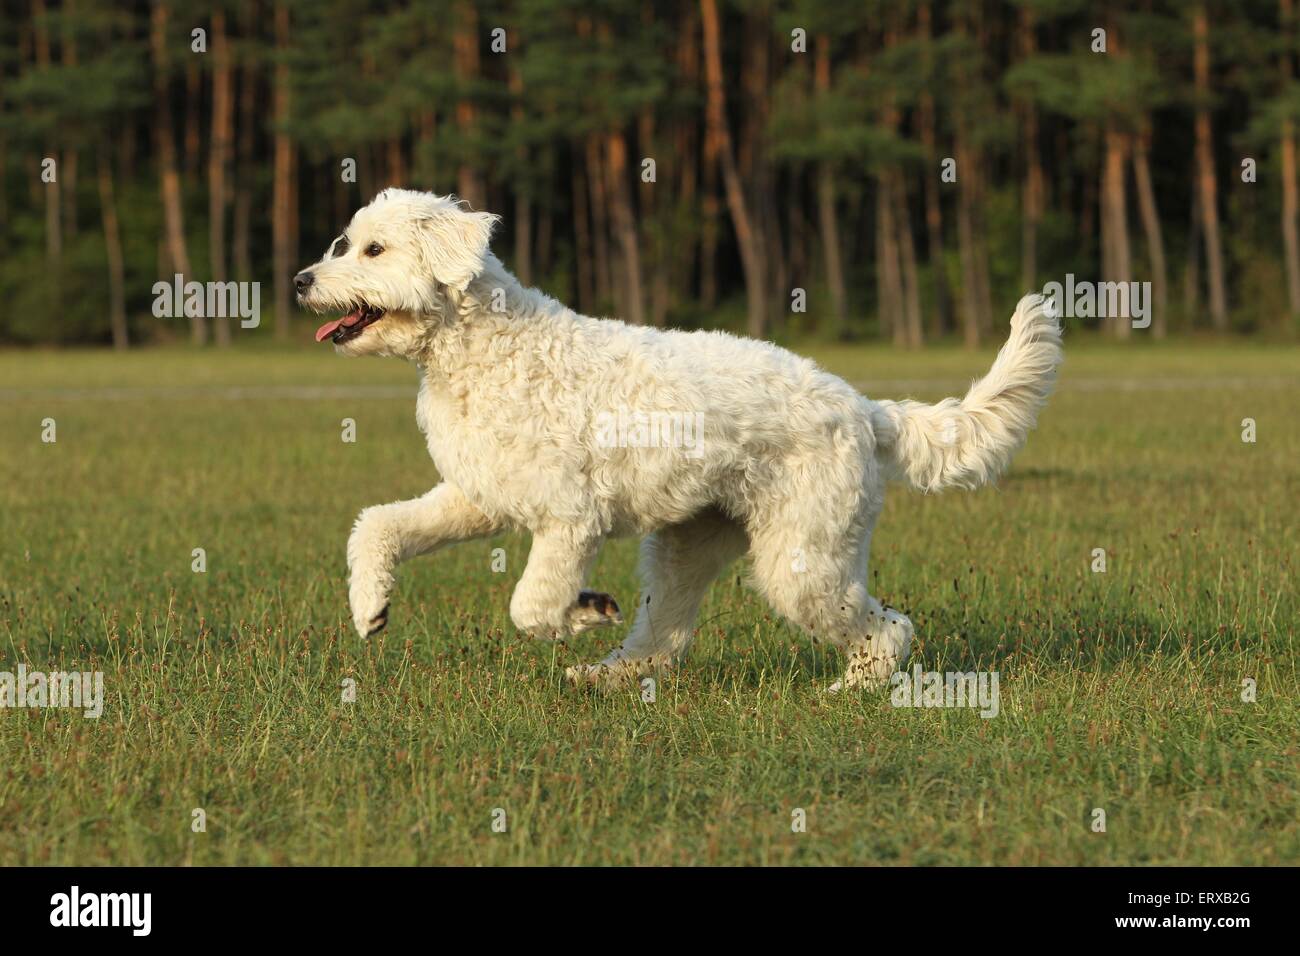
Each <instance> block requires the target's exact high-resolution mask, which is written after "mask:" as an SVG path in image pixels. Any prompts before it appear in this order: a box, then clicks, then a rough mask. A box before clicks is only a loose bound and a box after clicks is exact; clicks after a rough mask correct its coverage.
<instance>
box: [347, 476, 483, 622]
mask: <svg viewBox="0 0 1300 956" xmlns="http://www.w3.org/2000/svg"><path fill="white" fill-rule="evenodd" d="M498 530H500V527H499V525H498V524H497V522H495V521H493V520H492V519H490V518H489V517H488V516H487V515H485V514H483V512H481V511H480V510H479V509H478V508H476V507H474V505H472V504H471V503H470V502H469V500H468V499H466V497H465V496H464V494H462V493H461V491H460V489H459V488H457V487H456V486H454V485H449V484H447V483H446V482H443V483H442V484H440V485H438V486H437V487H436V488H434V489H433V490H432V491H430V492H429V493H428V494H426V495H423V496H422V497H419V498H413V499H412V500H410V501H397V502H394V503H393V504H388V505H375V506H374V507H371V508H366V509H365V510H364V511H362V512H361V514H360V515H359V516H358V517H357V521H356V524H355V525H353V528H352V534H351V536H350V537H349V538H348V571H349V584H348V603H349V604H350V605H351V608H352V623H353V624H354V625H355V626H356V629H357V632H358V633H359V634H360V635H361V636H362V637H369V636H371V635H372V634H375V633H377V632H379V631H381V630H383V629H384V625H386V624H387V623H388V596H389V593H390V592H391V591H392V589H393V583H394V577H393V571H394V569H395V568H396V567H397V565H398V564H399V563H400V562H402V561H406V560H408V559H409V558H413V557H415V556H416V555H420V554H427V553H429V552H430V551H435V550H437V549H438V548H440V547H442V546H443V545H447V544H451V543H453V542H456V541H467V540H469V539H471V538H481V537H485V536H486V535H489V534H493V533H494V532H496V531H498Z"/></svg>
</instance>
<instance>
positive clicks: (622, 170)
mask: <svg viewBox="0 0 1300 956" xmlns="http://www.w3.org/2000/svg"><path fill="white" fill-rule="evenodd" d="M605 155H606V157H607V160H608V164H609V165H608V173H609V192H610V197H611V198H612V200H613V202H612V209H613V214H614V230H615V233H616V234H617V237H618V245H619V249H620V251H621V252H622V254H623V269H622V274H623V281H622V283H621V284H622V286H623V290H622V292H623V294H622V299H623V318H624V319H626V320H627V321H628V322H631V323H632V324H633V325H644V324H645V297H644V296H643V294H642V292H641V282H642V278H641V248H640V244H639V242H638V241H637V229H636V214H635V212H634V211H633V209H632V196H631V193H630V191H629V189H628V185H627V175H628V172H627V139H626V137H625V136H624V135H623V131H622V130H614V131H612V132H610V133H609V134H607V136H606V139H605Z"/></svg>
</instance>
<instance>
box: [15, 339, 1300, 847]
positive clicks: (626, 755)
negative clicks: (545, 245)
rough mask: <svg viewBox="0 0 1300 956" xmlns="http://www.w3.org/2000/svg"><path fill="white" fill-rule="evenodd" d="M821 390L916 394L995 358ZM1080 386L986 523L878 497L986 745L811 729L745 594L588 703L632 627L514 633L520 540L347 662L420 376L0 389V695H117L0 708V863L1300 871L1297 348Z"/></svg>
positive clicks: (373, 371)
mask: <svg viewBox="0 0 1300 956" xmlns="http://www.w3.org/2000/svg"><path fill="white" fill-rule="evenodd" d="M815 355H816V357H817V358H818V359H819V360H821V361H822V362H823V363H824V364H826V365H827V366H828V367H829V368H831V369H832V370H834V371H836V372H838V373H840V374H843V375H845V376H846V377H847V378H848V379H849V380H850V381H852V382H854V383H855V384H858V385H859V386H861V387H863V388H864V389H865V390H867V391H868V393H869V394H877V395H880V396H881V397H894V398H898V397H903V396H904V395H906V394H909V393H910V394H914V395H915V396H916V397H919V398H929V399H933V398H938V397H941V396H942V395H945V394H949V393H954V392H959V391H960V390H961V388H962V386H963V384H964V382H965V381H966V380H967V379H969V378H970V377H971V376H973V375H976V374H978V373H980V372H982V371H983V370H984V369H985V368H986V367H987V365H988V363H989V361H990V359H991V354H990V353H985V354H979V355H971V354H967V353H963V352H958V351H943V350H938V351H931V352H927V353H925V354H922V355H903V354H899V353H896V352H892V351H885V350H877V349H869V348H825V349H821V350H819V351H817V352H815ZM1067 356H1068V359H1067V365H1066V369H1065V372H1064V376H1063V381H1062V386H1061V389H1060V390H1059V392H1058V393H1057V395H1056V396H1054V398H1053V400H1052V402H1051V404H1050V405H1049V407H1048V409H1047V412H1046V413H1045V415H1044V417H1043V420H1042V424H1041V427H1040V429H1039V430H1038V431H1037V432H1036V433H1034V434H1033V435H1032V436H1031V438H1030V441H1029V444H1028V446H1027V447H1026V448H1025V449H1024V451H1023V452H1022V453H1021V454H1020V456H1019V457H1018V459H1017V460H1016V462H1015V464H1014V465H1013V468H1012V471H1011V473H1010V474H1009V475H1008V477H1007V478H1006V479H1004V480H1003V482H1002V483H1001V484H1000V486H999V487H998V488H996V489H985V490H984V491H981V492H979V493H976V494H963V493H952V494H948V495H944V496H939V497H934V498H926V497H922V496H920V495H916V494H913V493H910V492H907V491H904V490H903V489H901V488H896V489H894V490H893V491H892V495H891V498H890V500H889V503H888V505H887V507H886V511H885V515H884V517H883V519H882V521H881V525H880V528H879V530H878V533H877V537H876V544H875V549H874V551H873V565H874V570H873V578H874V581H873V591H874V592H875V593H876V594H877V595H878V596H879V597H880V598H881V599H882V600H884V601H886V602H887V603H889V604H891V605H893V606H895V607H898V608H899V609H901V610H903V611H904V612H906V613H907V614H909V615H910V616H911V618H912V620H913V622H914V624H915V626H916V632H917V635H918V644H917V645H916V648H915V650H916V654H915V655H914V658H913V660H914V662H919V663H921V664H923V665H924V666H925V667H926V668H928V669H933V670H963V671H968V670H992V671H997V672H998V674H999V677H1000V691H1001V705H1000V713H999V715H998V716H997V717H995V718H993V719H987V720H986V719H982V718H981V717H980V716H979V715H978V714H977V713H974V712H972V711H969V710H954V709H946V710H945V709H904V708H895V707H892V706H891V705H890V701H889V695H888V692H885V691H882V692H879V693H872V694H866V695H849V696H828V695H826V694H825V693H824V689H825V687H826V685H827V684H829V683H830V682H831V681H833V680H834V679H835V678H836V677H837V676H838V675H839V672H840V670H841V666H840V665H841V662H840V661H839V660H837V659H835V658H834V657H833V656H830V655H829V654H828V653H827V652H826V651H825V650H823V649H821V648H814V647H813V646H812V645H811V644H810V643H809V642H807V641H806V640H805V639H803V638H802V637H801V636H800V635H798V634H797V633H795V632H794V631H793V630H792V629H791V628H790V627H789V626H787V625H786V624H785V623H783V622H782V621H780V620H777V619H774V618H773V617H772V616H771V615H770V614H769V613H768V612H767V610H766V608H765V606H764V605H763V604H762V603H761V602H760V601H759V600H758V599H757V598H756V597H755V596H754V595H753V594H751V593H750V592H749V591H748V590H747V589H746V588H745V587H744V586H743V584H742V583H741V579H742V578H743V571H744V569H743V567H740V566H738V567H737V568H736V569H735V571H734V572H732V573H730V574H729V575H728V576H727V577H726V578H725V579H724V580H722V581H719V582H718V583H717V584H716V585H715V586H714V587H713V589H712V591H711V593H710V596H709V598H708V600H707V602H706V605H705V608H704V611H703V613H702V615H701V622H702V627H701V634H700V637H699V640H698V641H697V643H696V646H695V650H694V653H693V656H692V657H691V659H690V660H689V662H688V664H687V665H686V667H685V668H684V669H683V670H681V671H680V672H679V673H678V674H677V675H675V676H673V677H669V678H666V679H664V680H663V681H661V682H660V684H659V686H658V694H657V700H656V701H655V702H654V703H643V702H642V701H641V700H640V698H639V696H638V695H637V693H636V692H635V691H629V692H627V693H626V694H621V695H612V696H598V695H592V694H586V693H579V692H576V691H573V690H571V689H568V688H567V687H566V686H565V685H564V684H563V682H562V679H561V675H562V672H563V669H564V667H565V666H566V665H568V664H572V663H576V662H580V661H587V660H594V659H596V658H598V657H599V656H602V655H603V654H604V652H605V651H606V650H608V649H609V647H610V646H611V645H613V644H614V643H616V642H617V641H618V640H619V639H620V637H621V633H622V632H621V631H620V632H619V633H613V632H608V631H606V632H596V635H595V636H584V637H582V638H580V639H577V640H575V641H573V642H571V643H570V644H569V645H567V646H561V645H551V644H542V643H536V644H535V643H529V642H526V641H523V640H522V639H520V638H519V637H517V636H516V634H515V633H514V631H513V629H512V627H511V626H510V623H509V619H508V616H507V606H508V601H509V595H510V592H511V589H512V586H513V584H514V581H515V580H516V579H517V577H518V574H519V573H520V571H521V570H522V567H523V561H524V558H525V555H526V553H527V545H528V542H527V540H526V539H525V538H521V537H505V538H502V539H499V540H494V541H485V542H476V543H470V544H465V545H461V546H458V547H455V548H453V549H450V550H448V551H445V552H442V553H440V554H437V555H434V556H431V557H427V558H423V559H420V560H418V561H415V562H413V563H411V564H408V565H406V566H404V568H403V571H402V573H401V578H400V583H399V590H398V593H397V594H396V596H395V598H394V603H393V616H392V622H391V624H390V626H389V628H388V630H387V632H385V634H384V635H383V636H382V639H377V640H376V641H374V642H372V643H371V644H369V645H366V644H363V643H361V642H360V641H359V640H358V639H357V637H356V636H355V634H353V633H352V631H351V629H350V626H349V625H348V623H347V621H348V614H347V606H346V582H345V568H344V561H343V547H344V543H345V541H346V537H347V534H348V530H349V527H350V524H351V521H352V519H353V517H354V516H355V515H356V513H357V512H358V511H359V510H360V509H361V508H362V507H363V506H365V505H368V504H375V503H380V502H386V501H391V500H395V499H398V498H406V497H412V496H415V495H417V494H420V493H422V492H424V491H426V490H427V489H428V488H430V487H431V486H432V485H433V484H434V483H435V481H436V475H435V474H434V473H433V471H432V466H431V464H430V462H429V459H428V456H427V454H426V452H425V450H424V447H423V442H422V438H421V436H420V435H419V433H418V431H417V430H416V427H415V423H414V404H413V393H414V385H415V372H414V370H413V369H411V368H410V367H408V366H404V365H402V364H399V363H395V362H383V361H379V360H357V361H346V360H343V359H339V358H336V357H335V356H333V355H332V354H331V353H330V352H329V351H328V350H325V349H322V350H320V351H316V352H305V351H293V352H276V351H257V352H251V353H235V354H228V355H217V354H212V353H205V354H196V353H190V352H186V351H154V352H148V351H146V352H139V353H135V354H131V355H129V356H126V357H116V356H111V355H107V354H99V353H77V352H74V353H23V354H19V353H0V398H2V399H3V405H4V409H5V414H4V415H3V416H0V522H2V528H3V535H2V537H0V540H2V542H3V544H2V545H0V670H7V671H16V669H17V667H18V665H19V664H20V663H25V664H26V665H27V666H28V667H29V668H33V669H44V670H50V671H53V670H102V671H103V672H104V674H105V676H104V686H105V694H106V706H105V709H104V714H103V716H102V717H101V718H100V719H98V720H90V719H86V718H85V717H83V716H82V714H81V713H80V712H78V711H75V710H56V709H45V710H41V709H26V710H17V709H5V710H0V754H2V755H3V761H4V764H3V769H0V864H78V865H83V864H98V863H114V864H150V863H162V864H195V865H202V864H234V863H239V864H273V863H294V864H344V863H364V864H380V863H396V864H414V863H451V864H523V863H527V864H599V863H638V864H664V863H716V864H759V863H842V864H1129V863H1139V864H1171V863H1189V864H1279V863H1291V864H1296V863H1300V822H1298V820H1300V797H1298V793H1300V788H1298V786H1297V784H1298V782H1300V721H1298V719H1297V714H1298V710H1297V693H1296V691H1297V687H1298V686H1300V680H1298V678H1300V674H1298V673H1297V670H1298V668H1297V641H1296V622H1297V618H1298V617H1300V602H1298V601H1297V597H1296V591H1295V581H1296V578H1297V571H1298V569H1297V554H1298V553H1300V532H1298V531H1297V500H1298V499H1300V423H1298V422H1297V412H1298V411H1300V350H1296V349H1295V348H1293V347H1292V348H1280V347H1279V348H1268V349H1266V348H1262V347H1256V346H1245V345H1234V346H1228V347H1219V348H1215V347H1210V346H1207V345H1174V346H1169V347H1166V348H1163V349H1152V348H1149V347H1143V346H1137V345H1135V346H1130V347H1119V346H1101V345H1095V344H1094V345H1088V344H1079V343H1072V342H1069V341H1067ZM527 414H528V410H527V409H520V415H521V416H526V415H527ZM47 418H49V419H54V422H55V426H56V429H57V432H56V436H57V441H56V442H54V443H47V442H43V441H42V440H41V438H42V428H43V426H42V421H43V420H44V419H47ZM344 418H352V419H355V422H356V438H357V440H356V442H355V443H345V442H343V441H342V440H341V430H342V429H341V420H342V419H344ZM1245 418H1252V419H1254V420H1255V422H1256V428H1257V440H1256V441H1255V442H1254V443H1247V442H1243V441H1242V424H1241V423H1242V420H1243V419H1245ZM496 547H502V548H504V549H505V550H506V552H507V556H508V557H507V570H506V573H503V574H499V573H493V571H492V570H491V552H492V549H493V548H496ZM195 548H203V549H204V550H205V552H206V560H207V570H206V572H205V573H195V572H194V571H193V570H192V561H193V560H194V558H193V557H192V552H193V549H195ZM1095 548H1104V549H1105V551H1106V556H1107V570H1106V572H1105V573H1094V572H1093V571H1092V570H1091V565H1092V562H1093V549H1095ZM634 564H635V542H632V541H618V542H613V543H612V544H610V545H609V546H607V547H606V549H605V551H604V553H603V554H602V556H601V559H600V561H599V564H598V565H597V567H596V570H595V573H594V575H593V579H592V583H593V585H595V586H597V587H599V589H601V590H606V591H609V592H611V593H612V594H614V595H615V596H616V597H618V598H619V600H620V601H621V602H622V603H623V606H624V607H625V608H627V607H629V606H631V605H632V604H633V603H634V597H635V593H636V585H635V577H634ZM349 677H350V678H352V679H354V680H355V681H356V700H355V702H354V703H345V702H343V700H342V696H343V695H342V690H341V688H342V683H343V681H344V679H345V678H349ZM1246 678H1251V679H1253V680H1255V681H1256V682H1257V700H1256V701H1255V702H1253V703H1251V702H1245V701H1243V699H1242V692H1243V680H1244V679H1246ZM196 808H201V809H203V810H204V812H205V814H206V821H207V827H206V832H200V833H196V832H193V830H192V828H191V822H192V813H193V811H194V810H195V809H196ZM1094 808H1101V809H1103V810H1104V811H1105V814H1106V830H1105V832H1104V833H1097V832H1093V829H1092V823H1093V819H1094V816H1093V811H1094ZM498 809H500V810H504V811H505V820H506V823H507V830H506V832H503V833H499V832H494V830H493V820H494V811H496V810H498ZM796 809H802V810H804V811H805V814H806V820H807V827H806V832H802V833H796V832H792V826H791V821H792V814H793V812H794V811H795V810H796ZM498 819H499V817H498Z"/></svg>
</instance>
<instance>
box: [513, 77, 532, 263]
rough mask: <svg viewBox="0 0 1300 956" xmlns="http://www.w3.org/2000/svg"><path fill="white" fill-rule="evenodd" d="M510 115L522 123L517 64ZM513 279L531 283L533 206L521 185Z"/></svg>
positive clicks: (521, 156)
mask: <svg viewBox="0 0 1300 956" xmlns="http://www.w3.org/2000/svg"><path fill="white" fill-rule="evenodd" d="M509 84H510V99H511V104H510V115H511V117H512V118H513V119H514V121H515V123H516V124H522V123H523V121H524V107H523V96H524V77H523V74H522V73H520V72H519V67H518V66H517V65H516V64H513V63H512V64H511V66H510V69H509ZM527 158H528V157H527V152H526V150H525V148H524V147H523V146H519V147H518V148H517V149H516V150H515V159H516V160H517V161H518V162H519V164H520V166H521V167H522V166H523V165H524V164H525V162H526V161H527ZM512 225H513V228H514V234H515V276H516V278H518V279H519V281H520V283H522V284H523V285H524V286H525V287H528V286H531V285H532V284H533V204H532V201H531V199H530V198H529V190H528V189H527V188H525V187H524V186H523V185H520V186H517V187H516V188H515V221H514V223H513V224H512Z"/></svg>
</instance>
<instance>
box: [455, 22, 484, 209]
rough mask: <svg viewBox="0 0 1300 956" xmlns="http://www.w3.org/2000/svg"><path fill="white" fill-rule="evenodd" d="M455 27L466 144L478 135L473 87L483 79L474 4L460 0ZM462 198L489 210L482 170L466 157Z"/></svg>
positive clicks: (460, 120) (459, 114) (459, 120)
mask: <svg viewBox="0 0 1300 956" xmlns="http://www.w3.org/2000/svg"><path fill="white" fill-rule="evenodd" d="M453 22H454V24H455V26H454V28H453V33H452V49H453V55H452V60H453V68H454V70H455V74H456V82H457V84H458V85H459V87H460V93H459V97H458V99H457V101H456V127H457V129H458V130H459V131H460V136H461V138H462V142H463V141H465V140H467V139H470V138H472V137H473V135H474V127H475V125H476V123H477V119H478V117H477V109H476V108H475V105H474V99H473V93H472V87H473V85H474V84H475V83H476V82H477V81H478V77H479V68H480V67H479V37H478V12H477V10H476V9H475V6H474V4H473V3H469V2H466V0H458V2H457V3H456V8H455V11H454V16H453ZM457 181H458V184H459V186H458V188H459V193H460V198H461V199H464V200H466V201H467V202H468V203H469V204H470V206H471V207H473V208H474V209H485V208H487V189H486V187H485V185H484V183H483V177H482V176H480V175H479V171H478V167H477V166H476V165H475V164H474V163H473V162H472V161H471V160H470V158H469V157H462V159H461V163H460V168H459V170H458V173H457Z"/></svg>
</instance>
